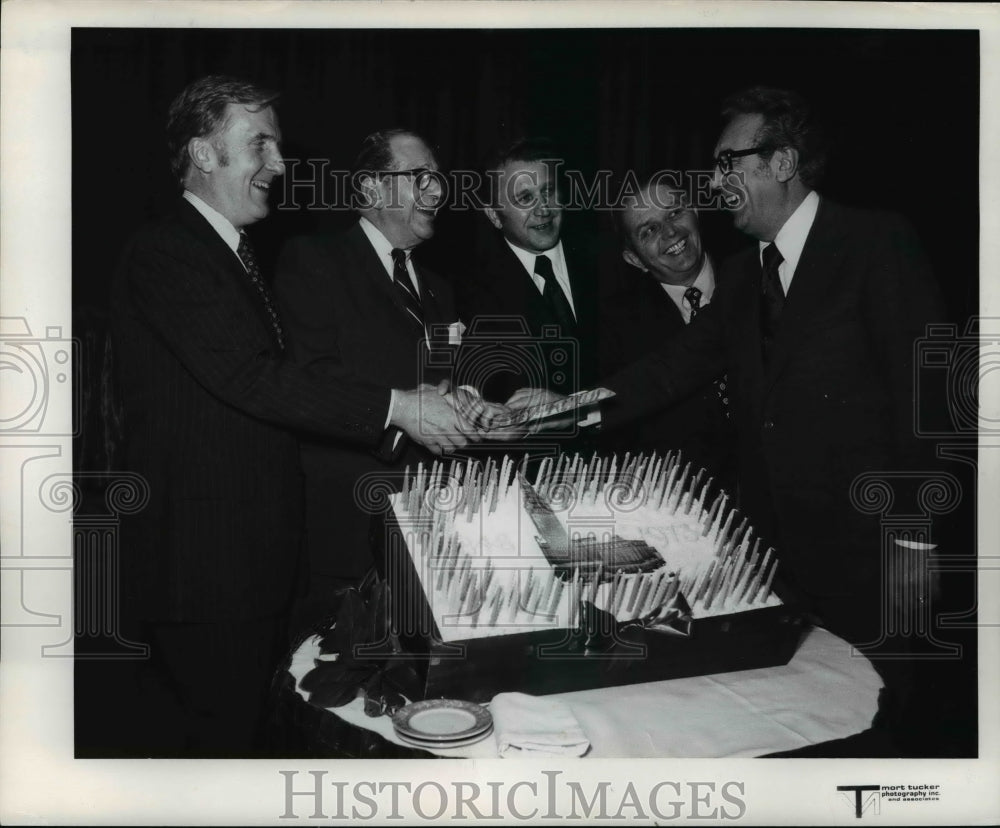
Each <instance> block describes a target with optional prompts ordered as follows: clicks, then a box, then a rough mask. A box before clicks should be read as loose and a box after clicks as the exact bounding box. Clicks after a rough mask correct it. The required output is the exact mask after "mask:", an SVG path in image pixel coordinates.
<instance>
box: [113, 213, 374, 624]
mask: <svg viewBox="0 0 1000 828" xmlns="http://www.w3.org/2000/svg"><path fill="white" fill-rule="evenodd" d="M112 315H113V320H112V324H113V332H114V341H115V348H116V360H117V369H118V379H119V384H120V390H121V393H122V398H123V404H124V408H125V429H126V457H127V462H128V465H129V467H130V468H131V469H132V470H134V471H137V472H139V473H141V474H142V475H144V476H145V477H146V479H147V481H148V483H149V487H150V500H149V503H148V504H147V505H146V506H145V508H144V509H142V510H141V511H139V512H138V513H137V514H136V515H135V516H134V517H133V518H131V519H130V520H129V521H128V523H127V524H126V525H125V526H124V527H123V535H122V541H123V549H122V563H123V581H124V583H125V586H126V591H127V594H128V597H129V598H131V599H132V600H133V602H134V603H133V605H132V606H133V607H137V608H138V612H139V614H140V617H142V618H147V619H152V620H158V621H187V622H194V621H214V620H234V619H241V618H252V617H263V616H267V615H271V614H275V613H278V612H281V611H282V610H283V609H284V608H285V607H286V606H287V604H288V602H289V600H290V598H291V597H292V594H293V590H294V587H295V585H296V583H297V579H298V577H299V573H300V540H301V513H302V492H301V472H300V470H299V463H298V454H297V446H296V440H295V437H294V436H293V435H292V433H291V431H292V430H296V431H299V432H308V433H316V434H326V435H331V436H336V437H338V438H340V439H343V440H350V441H352V442H355V443H358V444H360V445H369V446H374V445H376V444H377V443H378V442H379V440H380V438H381V437H382V433H383V424H384V422H385V418H386V415H387V412H388V404H389V389H388V387H387V386H386V387H379V386H377V385H375V384H372V383H369V382H366V381H362V380H360V379H359V378H357V377H355V376H353V375H351V374H350V373H349V372H348V371H346V370H344V371H326V372H324V374H323V376H322V377H319V376H317V375H315V374H313V373H311V372H309V371H308V370H307V369H305V368H303V367H302V366H300V365H299V364H296V363H295V362H293V361H291V360H290V359H287V358H286V357H285V356H284V355H283V354H282V352H281V351H280V350H279V348H278V345H277V342H276V340H275V338H274V334H273V331H272V329H271V327H270V324H269V323H268V320H267V317H266V316H265V312H264V308H263V304H262V302H261V300H260V297H259V296H258V295H257V294H256V292H255V289H254V288H253V286H252V284H251V283H250V280H249V279H248V278H247V276H246V273H245V272H244V270H243V268H242V265H241V264H240V262H239V260H238V259H237V257H236V256H235V254H234V253H233V252H232V250H231V249H230V248H229V247H228V246H227V245H226V244H225V242H224V241H223V240H222V239H221V238H220V237H219V235H218V234H217V233H216V232H215V230H214V229H213V228H212V227H211V226H210V225H209V224H208V222H207V221H205V219H204V218H203V217H202V216H201V215H200V214H199V213H198V211H197V210H196V209H195V208H194V207H192V206H191V205H190V204H189V203H188V202H186V201H184V200H183V199H182V200H180V202H179V203H178V205H177V207H176V209H175V211H174V212H173V213H172V214H171V215H169V216H168V217H166V218H165V219H163V220H162V221H160V222H158V223H155V224H152V225H150V226H148V227H146V228H144V229H143V230H141V231H140V232H139V233H138V234H137V235H136V237H135V238H133V239H132V240H131V242H130V243H129V245H128V246H127V248H126V250H125V253H124V256H123V259H122V262H121V265H120V268H119V271H118V273H117V275H116V280H115V284H114V288H113V296H112Z"/></svg>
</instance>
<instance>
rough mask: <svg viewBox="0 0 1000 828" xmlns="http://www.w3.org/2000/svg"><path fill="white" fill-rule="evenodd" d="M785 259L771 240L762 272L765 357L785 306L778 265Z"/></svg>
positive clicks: (764, 258) (761, 313) (762, 323)
mask: <svg viewBox="0 0 1000 828" xmlns="http://www.w3.org/2000/svg"><path fill="white" fill-rule="evenodd" d="M784 260H785V258H784V256H782V255H781V251H780V250H778V246H777V245H776V244H775V243H774V242H771V243H770V244H769V245H768V246H767V247H765V248H764V255H763V268H762V274H761V305H760V332H761V345H762V348H763V354H764V359H765V360H766V359H767V357H768V355H769V351H770V348H771V342H772V341H773V340H774V336H775V334H776V333H777V331H778V322H779V320H780V319H781V309H782V308H783V307H784V306H785V291H784V289H783V288H782V287H781V278H780V277H779V276H778V267H779V266H780V265H781V263H782V262H783V261H784Z"/></svg>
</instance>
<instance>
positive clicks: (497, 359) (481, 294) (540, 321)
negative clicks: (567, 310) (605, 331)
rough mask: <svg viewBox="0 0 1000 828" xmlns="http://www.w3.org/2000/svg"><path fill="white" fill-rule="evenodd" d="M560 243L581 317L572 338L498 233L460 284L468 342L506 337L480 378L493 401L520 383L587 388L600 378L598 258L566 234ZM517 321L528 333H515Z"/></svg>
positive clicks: (460, 306)
mask: <svg viewBox="0 0 1000 828" xmlns="http://www.w3.org/2000/svg"><path fill="white" fill-rule="evenodd" d="M562 242H563V252H564V253H565V256H566V268H567V271H568V273H569V280H570V286H571V289H572V291H573V306H574V310H575V313H576V320H577V324H576V330H575V331H573V332H571V333H570V334H569V335H568V336H567V335H566V333H565V332H562V331H560V330H558V326H557V323H556V321H555V319H553V318H552V314H551V312H550V311H549V308H548V305H547V304H546V303H545V301H544V300H543V299H542V295H541V293H540V291H539V290H538V288H537V287H536V286H535V283H534V281H532V278H531V276H530V275H529V274H528V272H527V271H526V270H525V269H524V265H522V264H521V262H520V261H519V260H518V258H517V256H516V255H515V254H514V251H512V250H511V249H510V246H509V245H508V244H507V242H505V241H504V239H503V236H502V235H501V234H500V233H492V234H490V236H489V237H488V239H487V240H486V241H485V243H484V244H483V245H482V246H481V247H480V249H479V250H478V251H477V255H476V263H475V267H474V268H473V270H472V272H471V273H469V274H467V276H466V277H465V278H463V279H462V280H461V281H459V282H457V283H456V292H457V294H458V310H459V314H460V316H461V317H462V320H463V321H464V322H465V324H466V325H468V326H469V333H470V336H469V337H468V338H467V343H468V344H469V345H470V346H471V345H472V344H473V342H474V340H475V339H476V338H477V337H484V338H490V337H493V336H496V335H503V334H507V335H508V336H507V337H506V339H505V341H504V345H503V351H500V350H493V351H492V360H493V361H492V362H490V363H489V364H488V366H484V369H483V370H481V372H480V374H481V376H480V377H479V378H478V379H479V382H478V383H477V387H479V388H481V389H482V391H483V395H484V396H485V397H487V398H489V399H492V400H496V401H498V402H504V401H506V399H507V398H508V397H509V396H510V395H511V394H512V393H514V392H515V391H517V390H518V389H519V388H523V387H525V386H526V385H536V386H537V385H539V384H541V386H542V387H547V388H551V389H552V390H554V391H559V392H560V393H564V394H565V393H572V392H574V391H578V390H581V389H583V388H587V387H588V386H589V383H590V382H591V381H592V380H593V379H594V377H595V376H596V373H597V372H596V367H597V349H596V338H597V318H598V313H597V297H598V285H597V276H596V267H595V259H594V257H593V255H591V252H590V250H589V247H588V246H587V245H586V244H584V243H583V242H576V241H574V240H572V239H571V237H567V236H566V235H565V234H564V236H563V239H562ZM518 326H520V329H521V330H523V331H525V335H524V336H521V337H517V336H516V333H517V331H518V330H519V328H518ZM546 329H548V332H546ZM512 332H513V333H514V334H515V336H514V337H513V338H511V337H510V336H509V334H511V333H512ZM525 341H527V344H526V345H519V344H518V343H523V342H525ZM482 374H488V376H483V375H482Z"/></svg>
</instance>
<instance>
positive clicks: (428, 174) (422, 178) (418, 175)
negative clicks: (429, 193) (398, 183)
mask: <svg viewBox="0 0 1000 828" xmlns="http://www.w3.org/2000/svg"><path fill="white" fill-rule="evenodd" d="M390 175H408V176H410V178H412V179H413V183H414V184H415V185H416V187H417V189H418V190H421V191H423V190H426V189H427V188H428V187H430V186H431V182H432V181H435V180H437V178H438V176H440V175H441V173H439V172H438V171H437V170H432V169H430V168H429V167H416V168H414V169H412V170H385V171H384V172H380V173H379V176H390Z"/></svg>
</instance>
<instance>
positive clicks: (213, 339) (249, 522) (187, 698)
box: [112, 76, 478, 756]
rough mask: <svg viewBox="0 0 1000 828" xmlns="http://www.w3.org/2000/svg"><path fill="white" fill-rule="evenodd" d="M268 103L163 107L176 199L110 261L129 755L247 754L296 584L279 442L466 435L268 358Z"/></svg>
mask: <svg viewBox="0 0 1000 828" xmlns="http://www.w3.org/2000/svg"><path fill="white" fill-rule="evenodd" d="M274 97H275V96H274V95H272V94H270V93H267V92H265V91H263V90H261V89H259V88H257V87H255V86H253V85H251V84H248V83H244V82H241V81H238V80H235V79H232V78H225V77H218V76H213V77H208V78H203V79H201V80H199V81H196V82H195V83H193V84H191V85H190V86H189V87H188V88H187V89H185V90H184V91H183V92H182V93H181V94H180V95H179V96H178V97H177V99H175V101H174V102H173V104H172V105H171V107H170V113H169V118H168V124H167V132H168V143H169V147H170V150H171V153H172V164H173V168H174V172H175V174H176V175H177V177H178V179H179V181H180V182H181V184H182V186H183V188H184V194H183V197H182V198H181V199H179V201H178V203H177V205H176V208H175V210H174V212H173V213H172V214H171V215H169V216H167V217H166V218H164V219H162V220H161V221H159V222H157V223H155V224H153V225H150V226H149V227H147V228H144V229H143V230H142V231H140V232H139V233H138V234H137V235H136V237H135V238H134V239H132V241H131V242H130V244H129V245H128V247H127V248H126V251H125V254H124V257H123V260H122V264H121V267H120V270H119V273H118V275H117V279H116V282H115V287H114V293H113V299H112V307H113V324H114V334H115V344H116V351H117V363H118V368H119V380H120V385H121V390H122V395H123V401H124V406H125V420H126V441H127V449H126V452H127V454H126V456H127V462H128V464H129V467H130V468H131V469H133V470H135V471H137V472H140V473H141V474H143V475H144V476H145V477H146V479H147V481H148V483H149V488H150V499H149V503H148V506H147V507H146V508H145V509H144V510H143V511H142V512H141V513H139V514H138V515H136V516H135V518H134V519H133V520H132V521H131V522H130V523H129V524H127V525H125V526H123V534H122V558H123V563H122V567H123V586H124V592H125V601H124V605H125V607H126V614H127V617H128V619H129V621H130V623H131V624H134V625H135V626H134V627H132V628H130V630H129V631H130V632H133V633H136V634H137V637H140V638H142V639H143V640H146V641H148V642H149V644H150V646H151V658H150V660H149V662H148V663H146V664H144V665H143V666H142V669H141V670H140V671H139V673H140V674H139V676H138V688H137V690H136V693H135V694H134V696H133V698H134V700H136V701H137V703H138V706H137V708H136V710H137V711H139V714H141V713H142V712H143V711H145V713H149V712H152V713H153V715H142V716H141V719H139V720H137V721H136V722H135V723H134V726H133V727H132V732H133V735H135V737H136V739H135V744H134V745H133V746H131V748H130V750H131V751H134V752H135V753H138V754H140V755H156V756H169V755H186V756H191V755H198V756H240V755H253V754H254V752H255V751H256V750H257V749H259V747H260V738H259V734H260V724H261V721H262V716H263V712H264V708H265V700H266V693H267V689H268V687H269V683H270V678H271V675H272V673H273V671H274V668H275V666H276V663H277V660H278V658H279V657H280V654H281V652H282V650H283V649H284V646H285V636H284V632H285V620H286V617H287V612H288V607H289V604H290V602H291V600H292V598H293V596H294V594H295V592H296V589H297V587H298V585H299V583H300V577H301V572H302V569H301V566H300V540H301V520H302V488H301V472H300V469H299V459H298V454H297V447H296V440H295V437H294V436H293V434H292V433H291V431H292V430H294V431H297V432H308V433H312V434H321V435H327V436H331V437H336V438H338V439H340V440H344V441H350V442H351V443H353V444H356V445H358V446H359V447H364V446H368V447H372V448H374V447H376V446H378V445H379V443H380V442H381V441H382V439H383V435H384V433H385V432H386V429H387V428H389V427H390V426H394V427H396V428H398V429H400V430H401V431H403V432H406V433H407V434H409V435H410V437H411V438H412V439H414V440H416V441H418V442H420V443H422V444H424V445H426V446H427V447H428V448H429V449H430V450H432V451H435V452H440V451H442V450H450V449H453V448H457V447H461V446H463V445H465V444H466V442H467V441H468V440H470V439H478V435H477V434H476V433H475V430H474V429H473V428H471V427H470V426H469V425H468V424H467V423H466V422H465V421H464V420H463V419H462V418H461V417H460V415H459V414H458V413H457V412H456V410H455V409H454V408H453V407H452V406H451V405H450V403H449V401H448V400H447V399H446V398H445V397H444V396H442V395H441V394H440V393H439V392H438V390H437V389H435V388H433V387H430V386H422V387H420V388H417V389H414V390H410V391H404V390H402V389H392V388H390V387H389V386H388V385H386V386H381V385H379V384H377V383H374V382H371V381H368V380H363V379H361V378H360V377H358V376H357V375H355V374H352V373H351V372H350V371H349V370H347V369H344V370H340V371H337V370H335V369H330V370H326V371H325V372H324V373H323V374H322V375H320V374H317V373H314V372H311V371H310V370H309V369H308V368H306V367H303V366H301V365H299V364H296V363H294V362H293V361H291V360H290V359H288V358H287V357H286V353H285V350H284V330H283V328H282V324H281V319H280V317H279V315H278V313H277V310H276V306H275V304H274V302H273V301H272V299H271V297H270V293H269V290H268V288H267V285H266V283H265V281H264V279H263V277H262V275H261V273H260V270H259V268H258V266H257V263H256V260H255V258H254V256H253V252H252V248H251V247H250V244H249V239H248V238H247V236H246V234H245V232H244V228H246V227H247V226H249V225H251V224H253V223H254V222H257V221H259V220H261V219H263V218H264V217H265V216H266V215H267V213H268V210H269V206H268V190H269V188H270V185H271V183H272V182H273V181H274V180H275V178H277V177H278V176H280V175H281V174H282V173H283V171H284V164H283V161H282V157H281V154H280V150H279V142H280V133H279V130H278V122H277V117H276V115H275V112H274V109H273V108H272V105H271V104H272V101H273V100H274Z"/></svg>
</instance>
